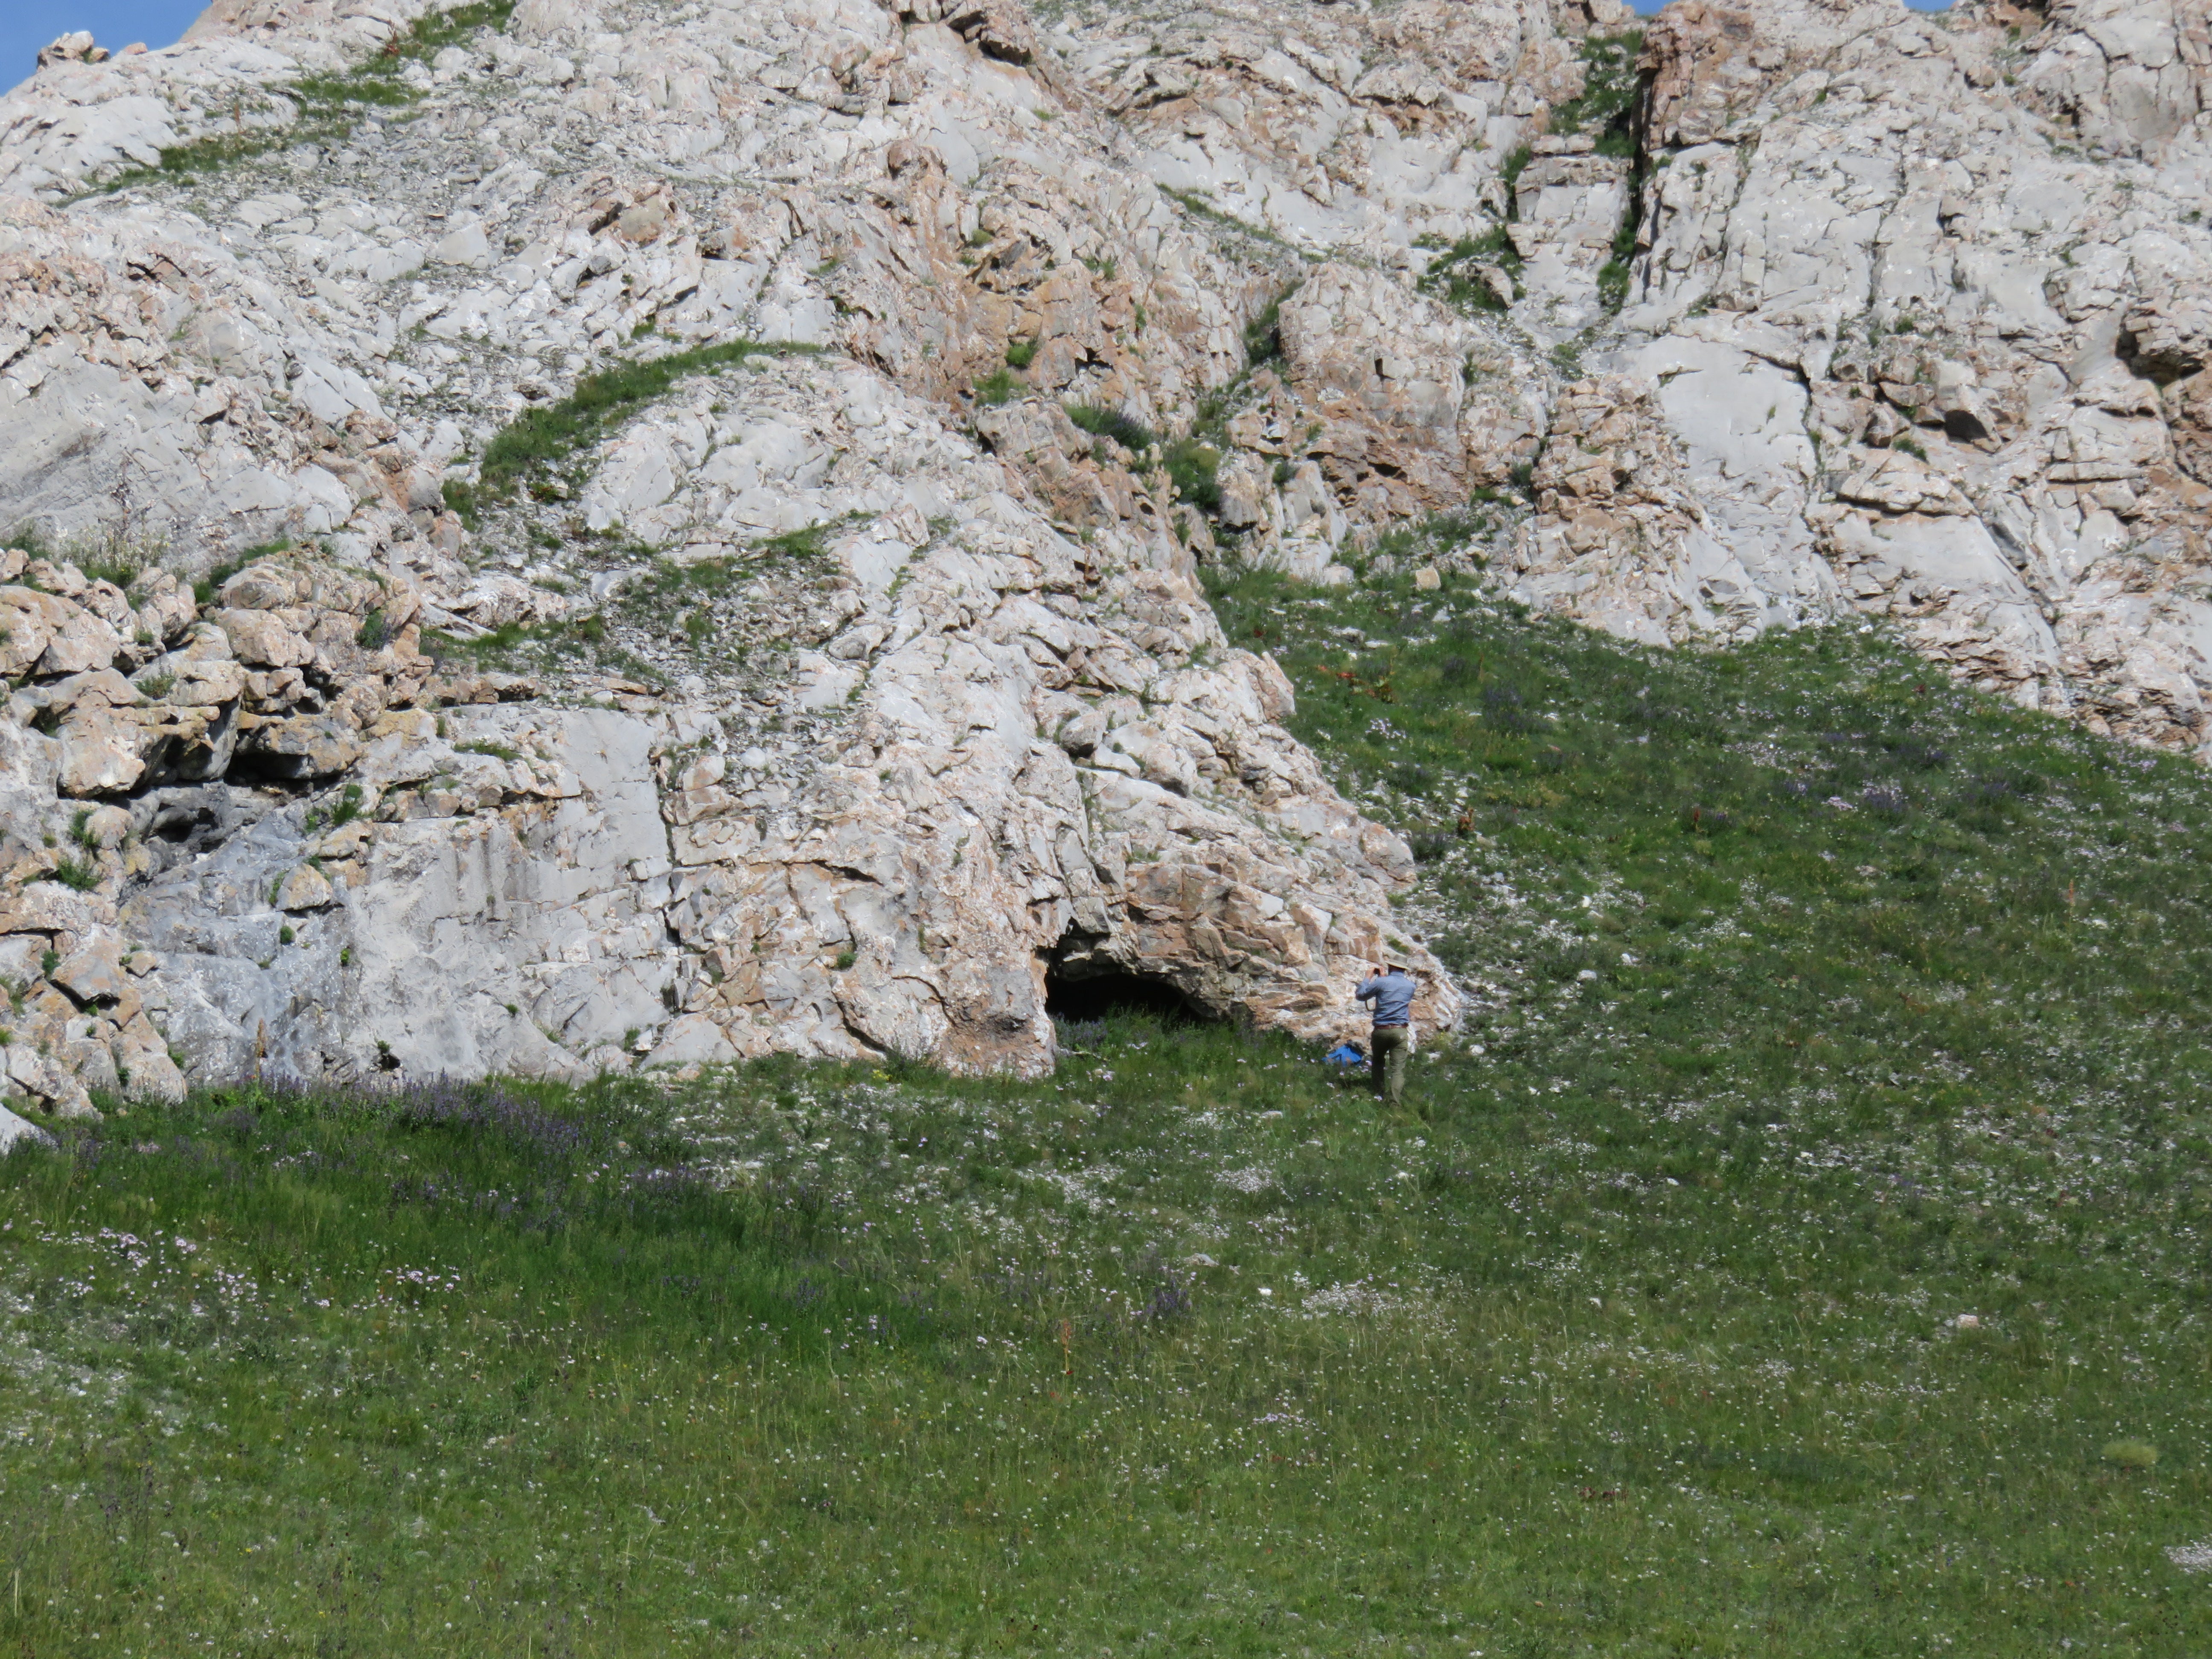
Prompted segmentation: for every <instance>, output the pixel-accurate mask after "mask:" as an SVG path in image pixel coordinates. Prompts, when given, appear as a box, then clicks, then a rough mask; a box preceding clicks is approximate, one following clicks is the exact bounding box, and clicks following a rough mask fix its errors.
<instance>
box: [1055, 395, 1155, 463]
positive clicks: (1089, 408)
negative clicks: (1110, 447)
mask: <svg viewBox="0 0 2212 1659" xmlns="http://www.w3.org/2000/svg"><path fill="white" fill-rule="evenodd" d="M1067 418H1068V419H1069V420H1070V421H1072V422H1074V423H1075V425H1076V427H1077V428H1079V430H1082V431H1085V432H1088V433H1089V434H1091V436H1093V437H1095V438H1111V439H1112V440H1113V441H1115V443H1117V444H1119V445H1121V447H1122V448H1124V449H1126V450H1127V451H1128V452H1129V453H1131V454H1133V455H1141V454H1142V453H1144V452H1145V451H1146V450H1148V449H1150V448H1151V447H1152V446H1153V445H1154V444H1156V443H1158V441H1159V435H1158V433H1156V432H1154V431H1153V430H1152V428H1150V427H1148V426H1146V424H1145V423H1144V422H1142V421H1140V420H1139V419H1138V418H1137V417H1136V416H1133V415H1131V414H1128V413H1127V412H1126V411H1125V410H1119V409H1103V408H1101V407H1099V406H1098V405H1097V404H1069V405H1068V406H1067Z"/></svg>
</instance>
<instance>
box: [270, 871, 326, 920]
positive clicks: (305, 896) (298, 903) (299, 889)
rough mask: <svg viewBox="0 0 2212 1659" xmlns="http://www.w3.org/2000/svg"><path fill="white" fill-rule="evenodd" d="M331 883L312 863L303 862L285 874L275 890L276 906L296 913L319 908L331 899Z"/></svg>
mask: <svg viewBox="0 0 2212 1659" xmlns="http://www.w3.org/2000/svg"><path fill="white" fill-rule="evenodd" d="M331 900H332V894H331V884H330V882H329V880H328V879H327V878H325V876H324V875H323V872H321V871H319V870H318V869H316V868H315V867H314V866H313V865H309V864H303V865H301V866H299V868H297V869H296V870H294V871H293V872H291V873H290V874H289V875H288V876H286V877H285V878H284V879H283V883H282V884H281V885H279V886H278V888H277V890H276V908H278V909H279V910H287V911H290V912H292V913H293V914H295V915H296V914H298V913H299V912H301V911H302V910H319V909H321V908H323V907H324V906H325V905H326V904H329V903H330V902H331Z"/></svg>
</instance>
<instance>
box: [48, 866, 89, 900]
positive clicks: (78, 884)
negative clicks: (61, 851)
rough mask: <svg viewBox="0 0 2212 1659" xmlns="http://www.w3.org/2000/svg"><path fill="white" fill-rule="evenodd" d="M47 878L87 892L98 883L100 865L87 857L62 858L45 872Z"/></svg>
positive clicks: (81, 891)
mask: <svg viewBox="0 0 2212 1659" xmlns="http://www.w3.org/2000/svg"><path fill="white" fill-rule="evenodd" d="M47 875H48V878H50V879H52V880H54V881H58V882H59V883H61V884H62V885H63V886H64V887H72V888H75V889H76V890H77V891H78V892H80V893H89V892H90V891H92V890H93V889H94V888H95V887H97V886H99V885H100V866H98V865H96V864H94V863H93V862H92V860H89V859H85V860H77V859H62V860H58V861H57V862H56V863H55V865H54V867H53V868H52V870H51V871H49V872H47Z"/></svg>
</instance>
